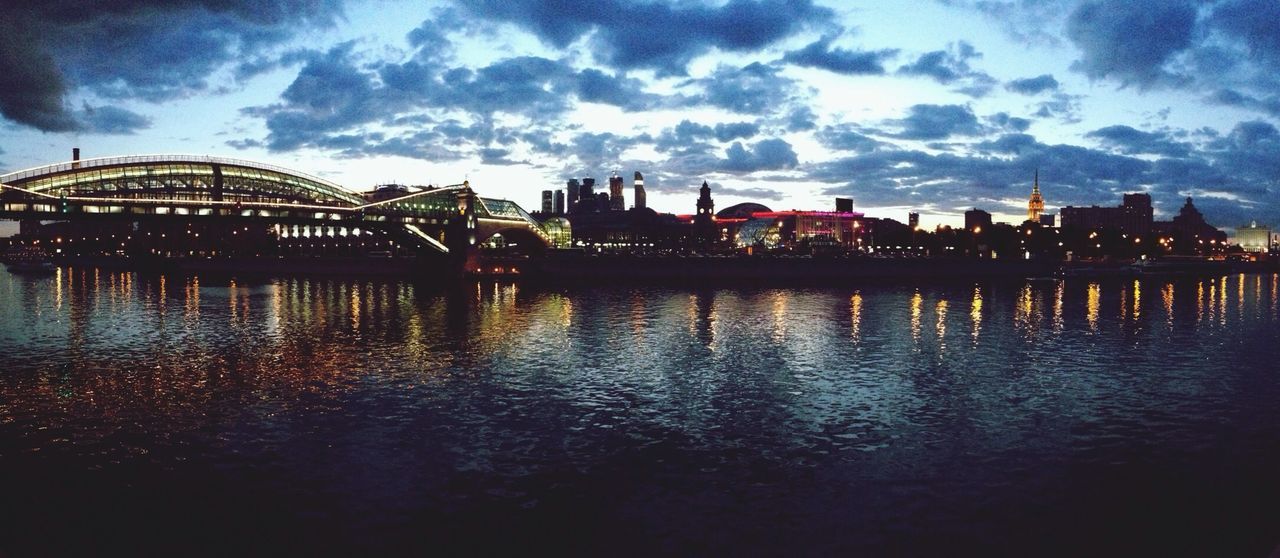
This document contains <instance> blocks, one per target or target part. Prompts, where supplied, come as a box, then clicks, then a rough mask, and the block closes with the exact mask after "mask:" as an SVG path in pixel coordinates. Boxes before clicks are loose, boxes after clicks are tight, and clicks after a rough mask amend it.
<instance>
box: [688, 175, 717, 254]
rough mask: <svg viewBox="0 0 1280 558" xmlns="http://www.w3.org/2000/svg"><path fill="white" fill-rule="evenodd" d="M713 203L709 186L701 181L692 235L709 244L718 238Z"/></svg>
mask: <svg viewBox="0 0 1280 558" xmlns="http://www.w3.org/2000/svg"><path fill="white" fill-rule="evenodd" d="M715 206H716V204H715V202H714V201H712V200H711V186H708V185H707V181H705V180H703V181H702V187H701V188H699V189H698V202H697V212H696V213H695V214H694V216H693V228H694V234H696V235H697V237H698V239H699V241H701V242H711V241H714V240H715V239H716V238H718V236H719V235H717V234H716V223H715V214H714V212H715Z"/></svg>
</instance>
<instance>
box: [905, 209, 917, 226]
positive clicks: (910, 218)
mask: <svg viewBox="0 0 1280 558" xmlns="http://www.w3.org/2000/svg"><path fill="white" fill-rule="evenodd" d="M907 226H908V227H911V228H913V229H915V228H919V227H920V214H919V213H917V212H915V211H911V212H908V213H907Z"/></svg>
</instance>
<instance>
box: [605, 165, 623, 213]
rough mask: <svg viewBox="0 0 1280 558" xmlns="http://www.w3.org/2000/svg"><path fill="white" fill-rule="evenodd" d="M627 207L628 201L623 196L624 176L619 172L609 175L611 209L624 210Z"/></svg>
mask: <svg viewBox="0 0 1280 558" xmlns="http://www.w3.org/2000/svg"><path fill="white" fill-rule="evenodd" d="M626 208H627V202H626V200H625V199H623V197H622V177H621V176H618V173H617V172H614V173H613V176H610V177H609V210H610V211H623V210H625V209H626Z"/></svg>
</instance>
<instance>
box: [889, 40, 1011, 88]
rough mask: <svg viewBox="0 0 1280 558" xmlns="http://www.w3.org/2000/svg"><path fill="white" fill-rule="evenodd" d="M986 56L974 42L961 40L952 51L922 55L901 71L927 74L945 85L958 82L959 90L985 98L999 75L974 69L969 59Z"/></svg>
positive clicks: (909, 73) (938, 51)
mask: <svg viewBox="0 0 1280 558" xmlns="http://www.w3.org/2000/svg"><path fill="white" fill-rule="evenodd" d="M978 58H982V54H981V53H979V52H978V51H977V50H976V49H974V48H973V45H971V44H969V43H967V42H965V41H960V42H958V43H955V44H952V45H951V46H950V47H949V48H948V50H935V51H933V52H927V53H924V54H922V55H920V57H919V58H917V59H916V61H915V62H912V63H910V64H907V65H905V66H902V67H900V68H898V73H899V74H902V75H909V76H924V77H928V78H931V79H933V80H934V81H936V82H938V83H941V84H943V85H952V84H955V85H957V86H958V87H957V89H956V90H955V91H956V92H958V93H963V94H965V95H968V96H970V97H983V96H986V94H987V93H990V92H991V89H992V88H994V87H995V85H996V83H997V82H996V80H995V78H993V77H991V76H989V75H987V74H986V73H984V72H981V71H978V70H974V69H973V68H972V67H970V66H969V61H970V60H974V59H978Z"/></svg>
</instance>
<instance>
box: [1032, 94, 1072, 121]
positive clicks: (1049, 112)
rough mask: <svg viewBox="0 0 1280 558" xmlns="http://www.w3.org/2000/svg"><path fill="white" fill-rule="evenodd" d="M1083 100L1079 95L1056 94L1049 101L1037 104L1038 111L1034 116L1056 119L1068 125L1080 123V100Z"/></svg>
mask: <svg viewBox="0 0 1280 558" xmlns="http://www.w3.org/2000/svg"><path fill="white" fill-rule="evenodd" d="M1082 98H1083V97H1081V96H1079V95H1068V94H1066V93H1054V94H1053V96H1051V97H1050V98H1049V100H1047V101H1040V102H1039V103H1036V105H1035V106H1036V107H1037V109H1036V112H1035V114H1034V116H1036V117H1037V118H1056V119H1058V121H1060V122H1063V123H1066V124H1074V123H1076V122H1080V120H1081V118H1080V100H1081V99H1082Z"/></svg>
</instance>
